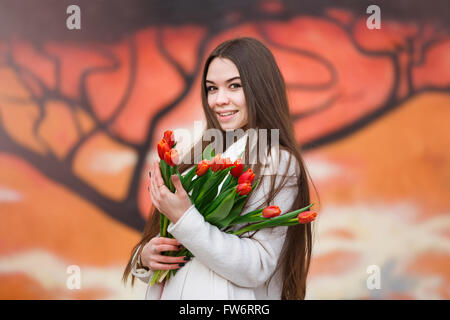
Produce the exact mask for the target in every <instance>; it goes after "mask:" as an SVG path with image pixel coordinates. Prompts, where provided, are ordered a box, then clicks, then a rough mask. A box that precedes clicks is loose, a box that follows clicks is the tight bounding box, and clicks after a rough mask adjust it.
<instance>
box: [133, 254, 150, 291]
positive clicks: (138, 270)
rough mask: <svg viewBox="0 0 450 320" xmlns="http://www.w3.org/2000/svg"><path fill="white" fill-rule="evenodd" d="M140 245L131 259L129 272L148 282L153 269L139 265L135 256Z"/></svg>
mask: <svg viewBox="0 0 450 320" xmlns="http://www.w3.org/2000/svg"><path fill="white" fill-rule="evenodd" d="M140 248H141V247H139V248H138V249H137V250H136V252H135V253H134V256H133V259H132V260H131V273H132V274H133V275H134V276H135V277H136V278H138V279H139V280H141V281H143V282H145V283H147V284H148V283H149V282H150V279H151V277H152V276H153V271H151V270H146V269H144V268H142V267H140V266H139V263H138V261H139V258H138V257H137V253H138V252H139V250H140Z"/></svg>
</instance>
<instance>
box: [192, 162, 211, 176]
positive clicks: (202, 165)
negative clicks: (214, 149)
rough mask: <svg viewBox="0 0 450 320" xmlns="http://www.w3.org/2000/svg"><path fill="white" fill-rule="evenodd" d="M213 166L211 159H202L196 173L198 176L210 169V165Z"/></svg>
mask: <svg viewBox="0 0 450 320" xmlns="http://www.w3.org/2000/svg"><path fill="white" fill-rule="evenodd" d="M210 166H211V161H209V160H208V159H204V160H202V161H200V162H199V164H198V165H197V170H196V172H195V173H196V174H197V176H198V177H200V176H202V175H204V174H205V173H206V171H208V169H209V167H210Z"/></svg>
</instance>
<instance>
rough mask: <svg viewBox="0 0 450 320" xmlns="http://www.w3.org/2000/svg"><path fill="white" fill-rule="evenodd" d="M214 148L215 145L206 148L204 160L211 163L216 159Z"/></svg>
mask: <svg viewBox="0 0 450 320" xmlns="http://www.w3.org/2000/svg"><path fill="white" fill-rule="evenodd" d="M212 146H213V144H212V143H210V144H208V145H207V146H206V147H205V149H204V150H203V153H202V159H208V160H209V161H211V160H212V158H214V156H215V152H214V149H213V147H212Z"/></svg>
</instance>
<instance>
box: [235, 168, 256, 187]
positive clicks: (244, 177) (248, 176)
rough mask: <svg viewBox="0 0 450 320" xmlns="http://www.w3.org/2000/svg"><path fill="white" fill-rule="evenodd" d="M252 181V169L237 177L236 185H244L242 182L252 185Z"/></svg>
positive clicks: (253, 176)
mask: <svg viewBox="0 0 450 320" xmlns="http://www.w3.org/2000/svg"><path fill="white" fill-rule="evenodd" d="M253 179H255V174H254V173H253V171H252V169H248V170H247V171H245V172H244V173H243V174H241V176H240V177H239V180H238V183H239V184H241V183H244V182H250V183H252V181H253Z"/></svg>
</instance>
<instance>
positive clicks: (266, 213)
mask: <svg viewBox="0 0 450 320" xmlns="http://www.w3.org/2000/svg"><path fill="white" fill-rule="evenodd" d="M280 213H281V210H280V208H279V207H278V206H268V207H265V208H264V210H263V211H262V216H263V217H264V218H274V217H277V216H279V215H280Z"/></svg>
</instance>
